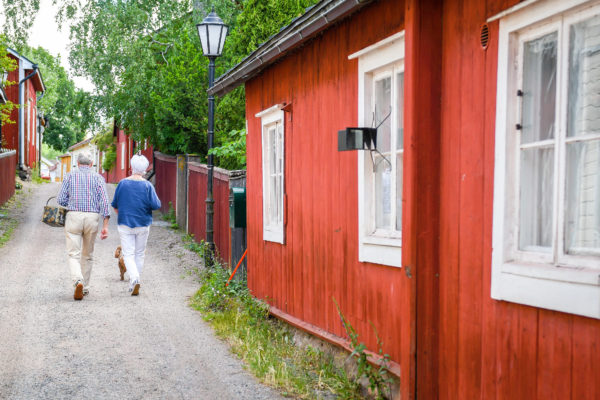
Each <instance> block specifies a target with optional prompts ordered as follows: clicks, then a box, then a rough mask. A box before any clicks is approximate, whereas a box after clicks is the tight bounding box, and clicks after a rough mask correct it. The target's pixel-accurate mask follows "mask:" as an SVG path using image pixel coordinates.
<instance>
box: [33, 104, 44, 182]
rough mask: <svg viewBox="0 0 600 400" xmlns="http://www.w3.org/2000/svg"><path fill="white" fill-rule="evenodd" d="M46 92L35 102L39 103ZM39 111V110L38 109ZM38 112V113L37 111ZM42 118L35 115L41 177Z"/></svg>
mask: <svg viewBox="0 0 600 400" xmlns="http://www.w3.org/2000/svg"><path fill="white" fill-rule="evenodd" d="M45 94H46V92H42V94H40V96H39V97H38V98H37V100H36V101H35V104H36V105H37V104H39V103H40V100H41V99H43V98H44V95H45ZM38 112H39V110H38ZM36 114H37V113H36ZM40 118H41V117H39V116H37V115H36V116H35V120H36V122H37V129H36V130H37V133H38V140H37V142H38V146H39V149H38V168H39V173H40V177H41V176H42V124H41V123H40Z"/></svg>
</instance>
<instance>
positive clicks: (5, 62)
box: [0, 35, 17, 147]
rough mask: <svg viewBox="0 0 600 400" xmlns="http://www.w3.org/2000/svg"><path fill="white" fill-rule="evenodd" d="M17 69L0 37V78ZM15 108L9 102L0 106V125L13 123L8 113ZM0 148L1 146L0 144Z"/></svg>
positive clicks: (2, 37)
mask: <svg viewBox="0 0 600 400" xmlns="http://www.w3.org/2000/svg"><path fill="white" fill-rule="evenodd" d="M16 68H17V63H16V62H15V60H13V59H12V58H10V57H9V56H8V53H7V51H6V37H5V36H4V35H0V76H3V75H4V73H8V72H10V71H14V70H15V69H16ZM15 83H16V82H9V81H2V82H0V85H1V86H2V87H3V88H6V87H7V86H10V85H14V84H15ZM15 107H16V105H15V104H14V103H13V102H11V101H10V100H9V101H7V102H6V104H0V125H4V124H10V123H14V121H11V120H10V113H11V112H12V110H13V109H14V108H15ZM0 147H2V145H1V144H0Z"/></svg>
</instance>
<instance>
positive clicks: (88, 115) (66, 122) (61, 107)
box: [19, 46, 98, 152]
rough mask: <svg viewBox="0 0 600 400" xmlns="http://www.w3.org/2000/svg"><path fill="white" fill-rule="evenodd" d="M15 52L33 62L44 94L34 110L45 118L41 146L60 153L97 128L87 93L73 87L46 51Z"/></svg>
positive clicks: (58, 60) (92, 99) (54, 59)
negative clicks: (38, 69)
mask: <svg viewBox="0 0 600 400" xmlns="http://www.w3.org/2000/svg"><path fill="white" fill-rule="evenodd" d="M19 51H20V52H21V53H22V54H25V55H26V56H27V57H28V58H30V59H31V60H33V61H35V62H36V63H37V64H38V65H39V68H40V71H41V73H42V77H43V79H44V85H45V86H46V92H45V93H44V96H43V97H42V98H41V99H40V101H39V103H38V109H39V110H40V111H41V112H42V113H43V114H44V116H45V117H47V118H48V122H49V124H48V127H47V128H46V130H45V131H44V143H47V144H48V145H50V146H51V147H53V148H54V149H56V150H59V151H61V152H64V151H66V150H67V148H68V147H69V146H71V145H73V144H75V143H77V142H79V141H81V140H83V138H84V137H85V135H86V134H87V133H91V132H94V131H95V130H96V129H97V128H98V112H97V110H96V107H95V102H94V98H93V96H92V95H91V94H90V93H87V92H85V91H83V90H81V89H78V88H76V87H75V84H74V82H73V80H72V79H71V78H70V77H69V75H68V74H67V71H66V70H65V69H64V68H63V67H62V65H61V63H60V57H54V56H53V55H52V54H50V53H49V52H48V51H47V50H46V49H44V48H41V47H38V48H29V47H27V46H25V47H23V48H20V49H19Z"/></svg>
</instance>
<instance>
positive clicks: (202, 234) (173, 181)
mask: <svg viewBox="0 0 600 400" xmlns="http://www.w3.org/2000/svg"><path fill="white" fill-rule="evenodd" d="M155 172H156V185H155V186H156V194H157V195H158V197H159V198H160V201H161V202H162V207H161V211H162V212H163V213H165V212H168V211H169V202H171V203H172V204H173V208H174V209H175V205H176V198H177V157H175V156H167V155H165V154H161V153H158V152H156V166H155ZM207 176H208V169H207V166H206V165H204V164H200V163H195V162H190V163H189V164H188V210H187V213H188V214H187V215H188V217H187V221H188V227H187V231H188V232H189V233H191V234H193V235H194V238H195V240H196V241H198V242H199V241H200V240H206V183H207ZM213 197H214V200H215V204H214V211H215V213H214V217H213V230H214V237H213V239H214V242H215V246H216V248H217V251H218V255H219V257H220V258H221V259H223V260H226V261H228V260H229V258H230V253H231V245H230V232H229V173H228V171H226V170H224V169H221V168H215V170H214V181H213Z"/></svg>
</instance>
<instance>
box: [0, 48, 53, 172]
mask: <svg viewBox="0 0 600 400" xmlns="http://www.w3.org/2000/svg"><path fill="white" fill-rule="evenodd" d="M7 50H8V56H9V57H11V58H13V59H14V60H15V61H16V62H17V68H16V69H15V70H13V71H11V72H9V73H8V78H7V80H8V81H12V82H16V84H14V85H11V86H8V87H7V88H6V96H7V99H8V100H10V101H12V102H13V103H15V104H18V105H19V108H18V109H17V108H15V109H14V110H13V111H12V113H11V115H10V119H11V120H12V121H15V124H6V125H5V126H3V127H2V147H4V148H8V149H12V150H16V151H17V164H18V167H19V168H20V169H24V168H25V167H30V168H33V167H34V166H35V165H36V164H37V163H38V161H39V160H40V151H41V142H42V134H41V131H40V129H39V119H38V110H37V101H38V93H41V94H43V93H44V92H45V91H46V88H45V86H44V81H43V79H42V75H41V72H40V70H39V69H38V68H37V65H36V64H35V63H34V62H32V61H30V60H29V59H27V58H26V57H24V56H22V55H20V54H19V53H17V52H16V51H14V50H12V49H7Z"/></svg>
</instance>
